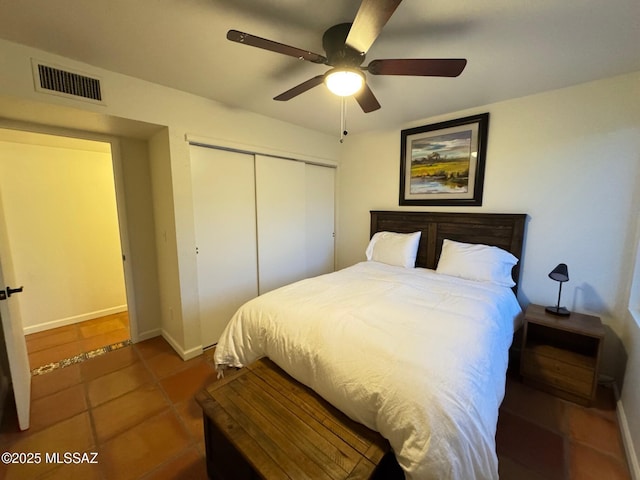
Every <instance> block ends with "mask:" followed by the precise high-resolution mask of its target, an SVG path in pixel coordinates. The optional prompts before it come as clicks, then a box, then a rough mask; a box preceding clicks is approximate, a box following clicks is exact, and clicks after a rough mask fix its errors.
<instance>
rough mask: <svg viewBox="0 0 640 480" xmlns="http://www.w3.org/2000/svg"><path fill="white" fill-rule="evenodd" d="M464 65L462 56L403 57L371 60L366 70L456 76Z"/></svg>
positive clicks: (401, 73) (385, 72) (400, 73)
mask: <svg viewBox="0 0 640 480" xmlns="http://www.w3.org/2000/svg"><path fill="white" fill-rule="evenodd" d="M466 65H467V61H466V60H465V59H464V58H440V59H438V58H413V59H411V58H403V59H396V60H373V61H372V62H371V63H369V65H368V66H367V71H368V72H369V73H370V74H372V75H413V76H422V77H457V76H458V75H460V74H461V73H462V71H463V70H464V67H465V66H466Z"/></svg>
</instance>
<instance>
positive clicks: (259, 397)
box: [232, 376, 358, 478]
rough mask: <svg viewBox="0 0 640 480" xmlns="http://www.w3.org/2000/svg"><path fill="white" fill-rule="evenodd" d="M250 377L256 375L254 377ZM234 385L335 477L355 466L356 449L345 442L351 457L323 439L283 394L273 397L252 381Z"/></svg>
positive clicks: (344, 446)
mask: <svg viewBox="0 0 640 480" xmlns="http://www.w3.org/2000/svg"><path fill="white" fill-rule="evenodd" d="M245 379H247V380H249V379H250V377H249V376H247V377H245ZM251 380H254V379H253V378H251ZM232 388H235V389H236V390H237V391H238V393H239V394H240V395H243V396H244V397H245V398H247V397H249V398H250V399H251V400H252V403H253V404H254V408H255V410H256V411H259V412H260V413H261V414H262V415H264V417H265V418H266V419H267V420H268V421H269V422H270V424H271V425H272V426H274V427H275V428H278V429H280V430H281V432H282V433H283V434H285V435H286V436H287V437H288V438H290V439H291V440H292V441H293V442H294V443H295V445H296V446H297V448H299V449H300V450H302V451H303V452H304V453H305V455H307V456H308V457H309V458H310V459H312V460H313V461H315V462H316V463H317V464H318V465H321V466H322V468H323V469H326V470H327V473H328V474H329V475H330V476H331V477H332V478H344V474H345V472H348V471H350V470H351V469H352V468H353V467H354V466H355V464H356V462H357V460H358V459H357V456H358V455H357V452H355V451H354V450H353V449H350V447H348V445H346V444H345V443H344V442H342V447H343V448H342V450H350V451H349V453H351V458H349V457H347V456H346V455H345V454H343V453H342V452H341V451H340V449H338V448H336V447H335V446H334V445H332V444H331V443H330V442H328V441H327V440H326V439H324V438H323V437H322V435H320V434H319V433H318V431H317V430H316V429H314V428H312V426H311V425H309V424H307V423H305V421H303V420H302V419H300V418H299V417H297V416H296V415H295V414H293V413H292V412H291V411H289V410H288V409H287V408H286V407H285V406H283V403H284V402H283V400H284V399H283V398H282V397H281V398H278V396H276V397H272V396H271V395H269V394H268V393H267V392H265V390H262V389H261V388H260V387H259V386H256V385H255V383H253V381H247V382H243V383H240V382H238V383H235V384H234V385H233V386H232ZM307 420H311V421H313V419H312V418H310V417H307ZM318 426H320V425H318Z"/></svg>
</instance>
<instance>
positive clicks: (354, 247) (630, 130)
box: [338, 73, 640, 450]
mask: <svg viewBox="0 0 640 480" xmlns="http://www.w3.org/2000/svg"><path fill="white" fill-rule="evenodd" d="M481 112H489V113H490V122H489V138H488V150H487V163H486V175H485V183H484V203H483V206H482V207H478V208H465V209H456V208H454V207H434V208H428V210H436V211H437V210H449V211H451V210H453V211H455V210H466V211H477V212H514V213H527V214H528V215H529V220H528V222H527V231H526V238H525V245H524V254H523V260H522V270H521V272H522V278H521V285H520V288H519V290H518V292H519V293H518V295H519V300H520V302H521V303H522V304H523V305H526V304H528V303H530V302H533V303H539V304H542V305H547V304H553V303H554V302H555V300H556V295H557V291H558V290H557V289H558V285H557V283H555V282H553V281H551V280H549V278H548V276H547V274H548V273H549V272H550V271H551V270H552V269H553V268H554V267H555V266H556V265H557V264H558V263H560V262H564V263H567V264H568V266H569V276H570V279H571V280H570V281H569V282H568V283H566V284H564V286H563V289H562V295H563V296H562V303H563V304H564V305H566V306H567V307H568V308H569V309H570V310H576V311H580V312H585V313H592V314H595V315H599V316H601V317H602V319H603V321H604V323H605V324H606V327H607V337H606V340H605V361H604V365H603V373H606V374H608V375H612V376H614V377H616V378H617V379H618V382H621V380H622V375H623V374H624V372H625V367H626V370H627V373H626V376H625V379H624V390H623V402H624V410H625V411H626V413H627V417H628V419H629V425H630V426H633V427H636V428H635V433H634V440H635V445H636V450H638V448H640V443H639V442H640V440H639V439H638V428H637V427H638V425H639V424H638V422H639V421H640V402H638V401H637V399H638V397H639V395H640V372H639V371H638V368H637V365H638V349H639V348H640V345H639V343H638V342H639V340H640V335H638V325H637V324H636V323H635V321H634V320H633V319H632V317H631V316H630V315H629V314H628V302H629V294H628V292H629V285H630V282H631V278H632V268H633V264H634V258H635V257H634V255H635V249H636V245H637V242H638V238H637V234H636V232H637V226H638V215H637V211H638V201H639V200H640V143H639V139H640V73H635V74H631V75H625V76H621V77H615V78H610V79H605V80H602V81H598V82H592V83H587V84H583V85H578V86H575V87H572V88H566V89H562V90H557V91H551V92H547V93H543V94H539V95H534V96H530V97H525V98H520V99H515V100H510V101H506V102H501V103H496V104H492V105H487V106H484V107H481V108H478V109H474V110H469V111H464V112H453V113H451V114H449V115H447V116H442V117H438V118H427V119H424V120H422V121H420V122H416V123H414V124H411V125H406V126H402V127H398V129H396V130H393V131H383V132H375V133H370V134H366V135H359V136H357V135H354V136H349V140H348V142H346V143H345V152H344V154H343V155H342V157H341V161H340V170H339V172H340V175H339V203H340V209H339V216H340V218H339V223H338V225H339V237H338V255H339V259H338V261H339V266H340V267H344V266H346V265H350V264H352V263H354V262H358V261H361V260H363V259H364V250H365V248H366V245H367V242H368V232H369V228H368V222H369V210H373V209H399V207H398V183H399V165H400V164H399V162H400V130H401V129H402V128H410V127H414V126H418V125H426V124H430V123H435V122H437V121H443V120H449V119H454V118H460V117H463V116H466V115H471V114H474V113H481ZM424 209H427V208H424ZM627 356H629V359H628V361H627ZM633 361H635V364H633V365H632V362H633Z"/></svg>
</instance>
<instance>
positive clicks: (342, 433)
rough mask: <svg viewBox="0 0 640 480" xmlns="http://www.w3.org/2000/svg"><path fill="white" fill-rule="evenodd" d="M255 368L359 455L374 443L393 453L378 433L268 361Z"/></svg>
mask: <svg viewBox="0 0 640 480" xmlns="http://www.w3.org/2000/svg"><path fill="white" fill-rule="evenodd" d="M253 365H254V367H253V368H254V370H256V371H259V374H260V376H261V377H263V378H268V379H269V380H270V381H272V382H277V384H278V385H279V386H281V387H282V388H283V389H286V390H288V391H289V392H290V393H291V395H290V398H292V399H294V401H297V402H298V403H299V405H300V406H301V408H304V409H305V410H307V411H308V412H309V413H310V414H311V415H313V416H314V417H315V418H317V419H318V420H320V421H321V422H322V423H323V425H325V426H326V427H327V428H328V429H330V430H331V431H332V432H333V433H335V434H336V435H338V436H339V437H340V438H342V439H344V440H345V441H346V442H347V443H348V444H349V445H351V446H352V447H353V448H355V449H356V450H357V451H358V452H360V453H365V452H366V451H367V450H368V449H369V446H370V445H371V443H372V442H374V443H376V444H377V445H379V446H380V448H381V449H382V450H384V451H388V450H389V446H388V444H387V443H386V440H384V439H382V437H380V435H379V434H378V433H377V432H374V431H372V430H369V429H368V428H367V427H365V426H364V425H362V424H360V423H358V422H355V421H353V420H351V419H350V418H349V417H347V416H346V415H345V414H344V413H342V412H341V411H339V410H338V409H336V408H335V407H333V406H332V405H331V404H329V403H328V402H327V401H325V400H324V399H322V398H320V397H319V396H318V395H317V394H316V393H315V392H314V391H313V390H312V389H310V388H309V387H307V386H305V385H303V384H301V383H298V382H296V381H295V380H293V379H292V378H291V377H290V376H289V375H287V374H286V373H284V371H282V369H280V367H278V366H277V365H276V364H275V363H273V362H272V361H271V360H269V359H267V358H264V359H261V360H259V361H258V362H256V363H254V364H253ZM293 382H295V383H293Z"/></svg>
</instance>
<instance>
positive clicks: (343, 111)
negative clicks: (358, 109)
mask: <svg viewBox="0 0 640 480" xmlns="http://www.w3.org/2000/svg"><path fill="white" fill-rule="evenodd" d="M340 100H341V102H342V105H341V107H340V143H344V137H346V136H347V135H348V134H349V132H348V131H347V101H346V97H340Z"/></svg>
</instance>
